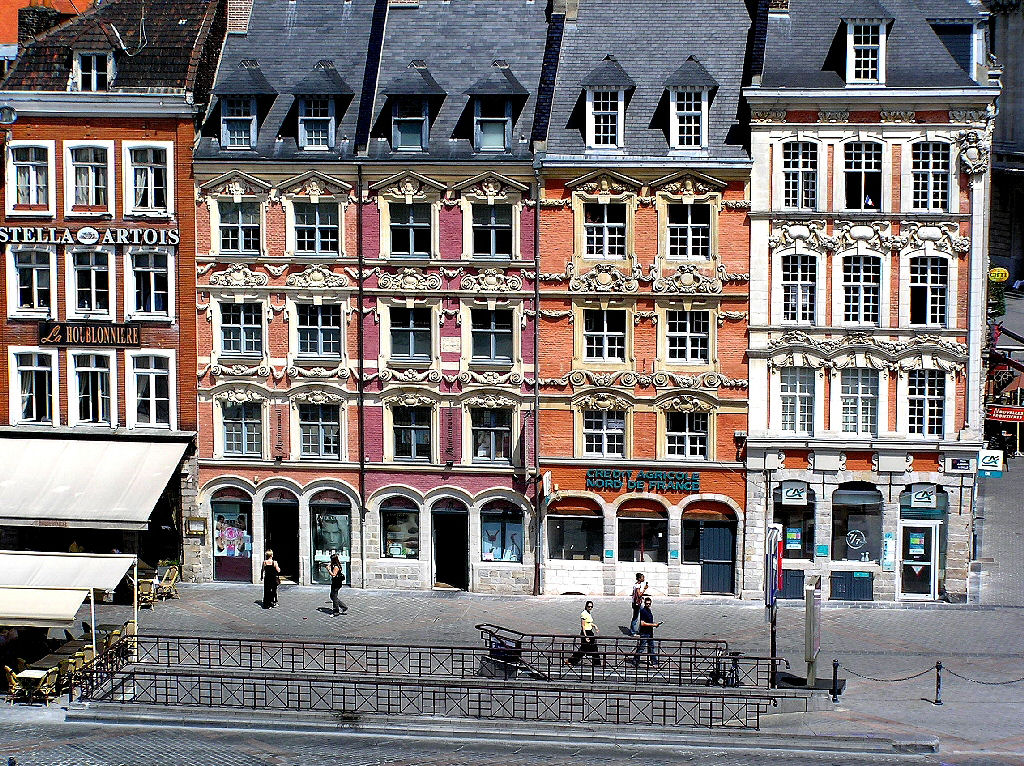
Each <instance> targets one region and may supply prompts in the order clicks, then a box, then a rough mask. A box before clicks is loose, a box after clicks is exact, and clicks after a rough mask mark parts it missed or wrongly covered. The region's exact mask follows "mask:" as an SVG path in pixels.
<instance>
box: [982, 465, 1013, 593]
mask: <svg viewBox="0 0 1024 766" xmlns="http://www.w3.org/2000/svg"><path fill="white" fill-rule="evenodd" d="M1008 468H1009V470H1008V471H1006V472H1005V473H1004V474H1003V476H1002V478H1000V479H982V480H981V493H980V495H979V503H978V506H979V515H980V516H981V522H980V525H979V526H980V527H981V535H980V537H981V562H980V565H981V603H983V604H999V605H1005V606H1024V524H1021V523H1020V512H1021V493H1020V479H1022V478H1024V459H1021V458H1013V459H1011V460H1009V461H1008Z"/></svg>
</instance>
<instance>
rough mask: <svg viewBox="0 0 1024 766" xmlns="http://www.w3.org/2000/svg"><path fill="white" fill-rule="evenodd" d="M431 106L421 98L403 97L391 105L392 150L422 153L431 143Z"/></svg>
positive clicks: (394, 100)
mask: <svg viewBox="0 0 1024 766" xmlns="http://www.w3.org/2000/svg"><path fill="white" fill-rule="evenodd" d="M429 107H430V104H429V102H428V101H427V99H425V98H422V97H420V96H403V97H399V98H395V99H393V100H392V104H391V148H392V149H395V150H400V151H422V150H423V149H426V148H427V144H428V143H429V141H430V119H429Z"/></svg>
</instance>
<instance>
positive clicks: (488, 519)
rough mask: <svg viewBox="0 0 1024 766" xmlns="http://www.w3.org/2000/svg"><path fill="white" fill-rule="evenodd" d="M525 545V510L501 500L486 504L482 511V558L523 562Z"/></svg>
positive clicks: (485, 559)
mask: <svg viewBox="0 0 1024 766" xmlns="http://www.w3.org/2000/svg"><path fill="white" fill-rule="evenodd" d="M524 546H525V538H524V537H523V512H522V511H521V510H520V509H519V508H517V507H515V506H514V505H512V504H511V503H507V502H504V501H500V500H497V501H494V502H491V503H488V504H487V505H485V506H484V507H483V509H482V510H481V511H480V558H481V559H482V560H483V561H514V562H517V563H521V562H522V560H523V548H524Z"/></svg>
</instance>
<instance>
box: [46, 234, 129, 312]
mask: <svg viewBox="0 0 1024 766" xmlns="http://www.w3.org/2000/svg"><path fill="white" fill-rule="evenodd" d="M99 252H102V253H106V254H107V301H108V310H107V311H90V310H84V309H78V308H77V306H78V297H77V295H76V292H77V284H78V283H77V281H76V279H75V255H77V254H80V253H99ZM117 260H118V259H117V255H116V254H115V248H114V246H113V245H88V246H87V245H73V246H68V247H66V248H65V249H64V306H65V309H66V314H67V318H68V319H88V320H90V321H93V322H114V321H116V320H117ZM52 289H53V288H52V287H51V290H52Z"/></svg>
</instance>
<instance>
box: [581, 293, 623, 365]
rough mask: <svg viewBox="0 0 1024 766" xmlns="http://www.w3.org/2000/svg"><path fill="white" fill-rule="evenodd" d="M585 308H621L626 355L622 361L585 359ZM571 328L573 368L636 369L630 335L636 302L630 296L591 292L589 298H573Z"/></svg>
mask: <svg viewBox="0 0 1024 766" xmlns="http://www.w3.org/2000/svg"><path fill="white" fill-rule="evenodd" d="M589 310H600V311H624V312H625V314H626V358H625V359H624V360H622V361H621V362H620V361H616V360H601V359H588V358H587V354H586V341H585V339H584V337H583V335H584V333H583V325H584V319H583V313H584V312H585V311H589ZM572 312H573V317H572V327H573V355H572V367H573V369H588V370H600V371H607V372H612V371H617V370H623V371H625V370H633V369H636V355H635V354H634V351H633V335H634V333H635V330H636V327H635V321H636V320H635V312H636V304H635V301H634V299H632V298H614V297H609V296H604V295H592V296H590V297H589V298H581V299H577V300H575V301H573V306H572Z"/></svg>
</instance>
